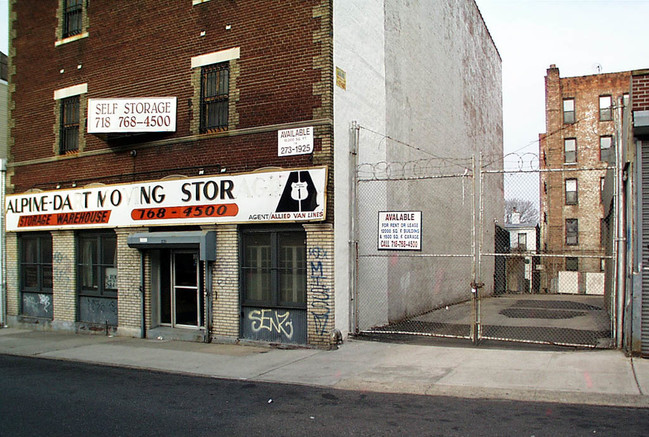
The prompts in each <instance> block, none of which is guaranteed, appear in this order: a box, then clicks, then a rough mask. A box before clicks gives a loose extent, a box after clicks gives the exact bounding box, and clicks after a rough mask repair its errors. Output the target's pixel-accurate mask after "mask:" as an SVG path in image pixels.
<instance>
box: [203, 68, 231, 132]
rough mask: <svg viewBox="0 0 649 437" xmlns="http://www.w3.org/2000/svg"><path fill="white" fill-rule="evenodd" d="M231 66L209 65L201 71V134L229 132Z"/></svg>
mask: <svg viewBox="0 0 649 437" xmlns="http://www.w3.org/2000/svg"><path fill="white" fill-rule="evenodd" d="M229 93H230V65H229V63H227V62H223V63H220V64H214V65H208V66H205V67H203V68H202V70H201V133H205V132H215V131H221V130H227V128H228V105H229V103H228V102H229Z"/></svg>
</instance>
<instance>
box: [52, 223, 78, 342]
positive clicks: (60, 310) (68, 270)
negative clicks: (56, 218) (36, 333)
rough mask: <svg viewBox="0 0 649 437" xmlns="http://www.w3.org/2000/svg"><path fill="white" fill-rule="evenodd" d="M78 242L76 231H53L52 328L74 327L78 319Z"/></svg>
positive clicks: (68, 328)
mask: <svg viewBox="0 0 649 437" xmlns="http://www.w3.org/2000/svg"><path fill="white" fill-rule="evenodd" d="M75 264H76V243H75V238H74V231H52V281H53V284H52V285H53V296H52V299H53V305H54V317H53V320H52V328H54V329H67V330H70V329H74V324H75V322H76V320H77V302H78V299H77V293H76V289H77V275H76V265H75Z"/></svg>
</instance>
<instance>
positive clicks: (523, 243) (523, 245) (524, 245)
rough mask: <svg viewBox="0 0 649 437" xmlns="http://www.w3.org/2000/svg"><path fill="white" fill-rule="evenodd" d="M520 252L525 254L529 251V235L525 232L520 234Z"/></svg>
mask: <svg viewBox="0 0 649 437" xmlns="http://www.w3.org/2000/svg"><path fill="white" fill-rule="evenodd" d="M518 250H520V251H523V252H524V251H526V250H527V234H526V233H525V232H519V233H518Z"/></svg>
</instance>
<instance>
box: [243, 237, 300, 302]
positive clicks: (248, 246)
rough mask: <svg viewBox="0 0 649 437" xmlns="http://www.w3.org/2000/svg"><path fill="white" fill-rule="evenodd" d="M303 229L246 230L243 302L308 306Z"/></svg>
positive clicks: (244, 240) (244, 238)
mask: <svg viewBox="0 0 649 437" xmlns="http://www.w3.org/2000/svg"><path fill="white" fill-rule="evenodd" d="M305 239H306V236H305V233H304V231H291V230H286V231H284V230H277V231H264V232H261V231H257V230H250V231H244V232H243V235H242V255H243V260H242V275H241V277H242V281H243V304H244V305H253V306H264V307H290V308H305V307H306V244H305Z"/></svg>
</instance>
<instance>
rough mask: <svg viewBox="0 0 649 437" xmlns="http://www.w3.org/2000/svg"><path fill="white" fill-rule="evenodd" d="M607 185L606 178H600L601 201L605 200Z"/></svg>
mask: <svg viewBox="0 0 649 437" xmlns="http://www.w3.org/2000/svg"><path fill="white" fill-rule="evenodd" d="M605 185H606V178H604V177H602V178H599V202H600V203H602V202H604V186H605Z"/></svg>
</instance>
